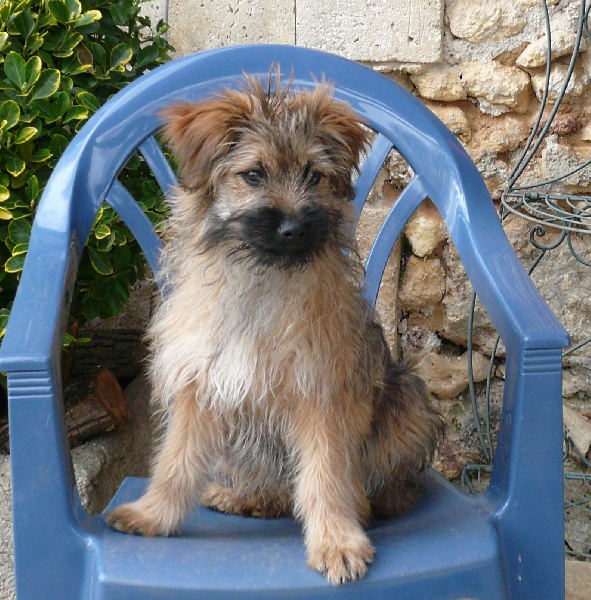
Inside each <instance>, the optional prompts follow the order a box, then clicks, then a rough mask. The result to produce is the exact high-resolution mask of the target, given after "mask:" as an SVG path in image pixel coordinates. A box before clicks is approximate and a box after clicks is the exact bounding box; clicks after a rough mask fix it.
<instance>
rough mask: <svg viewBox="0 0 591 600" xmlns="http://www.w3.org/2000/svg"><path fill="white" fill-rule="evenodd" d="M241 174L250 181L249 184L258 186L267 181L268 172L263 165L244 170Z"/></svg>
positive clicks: (246, 180)
mask: <svg viewBox="0 0 591 600" xmlns="http://www.w3.org/2000/svg"><path fill="white" fill-rule="evenodd" d="M240 176H241V177H242V179H244V181H245V182H246V183H248V185H251V186H253V187H258V186H259V185H261V184H262V183H263V181H265V178H266V176H267V173H266V172H265V169H263V168H262V167H261V168H259V169H247V170H246V171H242V173H240Z"/></svg>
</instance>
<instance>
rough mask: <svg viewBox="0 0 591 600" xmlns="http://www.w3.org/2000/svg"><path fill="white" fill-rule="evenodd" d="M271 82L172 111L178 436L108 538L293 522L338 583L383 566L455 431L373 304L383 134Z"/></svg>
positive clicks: (156, 330)
mask: <svg viewBox="0 0 591 600" xmlns="http://www.w3.org/2000/svg"><path fill="white" fill-rule="evenodd" d="M269 80H270V83H269V86H268V88H267V87H264V86H263V85H262V83H261V82H260V81H258V80H253V79H247V81H246V83H245V85H244V88H243V89H241V90H238V91H236V90H228V91H224V92H223V93H221V94H220V95H218V96H216V97H214V98H211V99H208V100H204V101H201V102H197V103H193V104H190V103H187V104H180V105H176V106H172V107H170V108H168V109H167V110H165V111H164V113H163V115H164V118H165V121H166V124H165V128H164V136H165V139H166V140H167V141H168V142H169V144H170V146H171V148H172V150H173V152H174V153H175V155H176V157H177V158H178V161H179V164H180V169H181V179H182V184H183V186H182V187H180V188H179V189H178V190H177V191H176V193H175V194H174V196H173V197H172V198H171V205H172V210H171V217H170V223H169V231H168V242H167V245H166V248H165V250H164V254H163V258H162V268H163V270H164V274H165V277H166V280H167V286H166V289H165V293H164V300H163V302H162V303H161V305H160V306H159V308H158V309H157V311H156V313H155V315H154V318H153V320H152V324H151V328H150V332H149V339H150V342H151V349H152V360H151V366H150V373H151V378H152V384H153V390H154V392H153V393H154V399H155V401H156V402H158V403H159V404H160V405H161V406H163V407H164V408H165V409H166V411H167V413H168V424H167V429H166V433H165V435H164V436H163V439H162V442H161V445H160V448H159V451H158V454H157V457H156V460H155V464H154V468H153V474H152V479H151V482H150V484H149V487H148V489H147V491H146V493H145V495H144V496H143V497H142V498H141V499H139V500H138V501H136V502H134V503H132V504H128V505H124V506H121V507H119V508H116V509H115V510H113V511H112V512H111V513H110V514H109V516H108V522H109V524H110V525H111V526H112V527H113V528H115V529H118V530H120V531H123V532H127V533H137V534H142V535H148V536H152V535H169V534H172V533H174V532H176V531H178V529H179V526H180V524H181V522H182V520H183V519H184V517H186V516H187V513H188V512H189V511H190V510H191V509H192V508H193V507H194V505H195V503H197V502H201V503H203V504H204V505H206V506H210V507H212V508H214V509H216V510H220V511H224V512H228V513H236V514H241V515H254V516H259V517H272V516H276V515H280V514H292V515H294V516H295V517H296V518H298V519H300V520H301V522H302V523H303V528H304V536H305V544H306V548H307V552H308V562H309V565H310V566H311V567H313V568H314V569H317V570H318V571H320V572H321V573H324V574H325V575H326V577H327V578H328V580H329V581H330V582H331V583H333V584H338V583H342V582H345V581H346V580H349V579H356V578H359V577H362V576H363V575H364V574H365V573H366V571H367V565H368V564H369V563H370V562H371V561H372V559H373V555H374V549H373V547H372V544H371V543H370V540H369V539H368V537H367V535H366V533H365V531H364V525H366V524H367V521H368V519H369V518H370V515H371V514H372V513H373V514H374V515H375V516H382V517H383V516H391V515H395V514H397V513H400V512H402V511H404V510H406V509H407V508H408V507H409V506H410V505H411V504H412V502H413V500H414V498H415V495H416V492H417V484H416V475H417V474H418V473H419V472H420V471H421V470H422V469H424V468H425V466H426V465H428V464H429V462H430V460H431V458H432V455H433V452H434V448H435V445H436V441H437V439H438V437H439V436H440V433H441V429H442V422H441V418H440V417H439V415H438V414H437V413H436V412H435V411H434V410H433V409H432V408H431V407H430V405H429V402H428V397H427V394H426V392H425V387H424V385H423V383H422V382H421V381H420V380H419V379H418V378H417V377H415V376H414V375H412V374H410V372H409V369H408V368H407V366H406V365H404V364H396V363H395V362H394V361H393V359H392V357H391V355H390V351H389V349H388V346H387V345H386V342H385V340H384V335H383V332H382V328H381V327H380V325H379V324H378V323H377V322H376V321H375V319H374V315H373V312H372V310H371V309H370V307H369V306H368V304H367V303H366V302H365V300H364V299H363V297H362V295H361V291H362V289H361V285H362V278H363V267H362V265H361V263H360V261H359V258H358V255H357V252H356V248H355V240H354V237H353V229H354V227H353V212H352V206H351V200H352V199H353V195H354V192H353V184H352V176H353V174H354V172H355V170H356V169H357V165H358V161H359V159H360V154H361V153H362V152H363V151H364V149H365V147H366V145H367V144H368V140H369V136H370V132H369V130H368V129H367V128H366V127H365V123H364V121H363V120H362V119H361V118H360V117H359V116H358V115H357V114H356V113H355V112H354V111H353V110H352V109H351V108H350V106H348V105H347V104H345V103H343V102H339V101H337V100H336V99H335V98H334V96H333V93H332V90H331V88H330V87H329V86H327V85H324V84H320V85H318V86H317V88H315V89H314V90H312V91H290V89H289V87H290V86H289V85H288V86H287V87H283V88H282V87H281V85H280V83H279V81H280V77H279V73H278V72H276V73H275V74H274V77H273V76H270V78H269ZM272 88H274V89H272Z"/></svg>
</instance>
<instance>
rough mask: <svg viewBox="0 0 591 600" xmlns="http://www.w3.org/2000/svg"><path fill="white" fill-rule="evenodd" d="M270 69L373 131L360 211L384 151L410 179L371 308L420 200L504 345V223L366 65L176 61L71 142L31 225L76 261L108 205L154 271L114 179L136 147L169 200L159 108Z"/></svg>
mask: <svg viewBox="0 0 591 600" xmlns="http://www.w3.org/2000/svg"><path fill="white" fill-rule="evenodd" d="M274 63H278V64H280V65H281V68H282V72H283V73H288V74H289V73H293V77H294V85H296V86H300V87H304V88H305V87H310V86H312V85H314V82H315V81H317V80H318V79H319V78H322V77H323V76H326V77H327V78H328V80H329V81H331V82H332V83H334V84H335V86H336V96H337V97H338V98H339V99H342V100H345V101H347V102H349V103H350V104H351V105H352V107H353V108H354V109H355V110H356V111H357V112H359V113H360V114H361V115H362V116H363V117H365V119H367V121H368V122H369V123H370V124H371V126H372V127H373V128H374V129H375V131H376V132H377V133H378V135H377V137H376V140H375V143H374V144H373V147H372V149H371V152H370V153H369V156H368V157H367V160H366V161H365V164H364V165H363V169H362V172H361V175H360V177H359V180H358V182H357V198H356V200H355V203H356V205H357V208H358V211H360V210H361V207H362V205H363V202H364V201H365V197H366V195H367V192H368V191H369V189H370V187H371V184H372V183H373V181H374V179H375V177H376V175H377V173H378V171H379V169H380V167H381V165H382V162H383V160H384V159H385V157H386V156H387V154H388V152H389V150H390V149H391V148H392V147H394V148H395V149H396V150H397V151H398V152H399V153H400V154H401V155H402V156H403V158H404V159H405V160H406V161H407V162H408V164H409V165H410V167H411V168H412V169H413V171H414V173H415V174H416V176H415V177H414V179H413V180H412V182H411V183H410V185H409V186H408V187H407V188H406V190H405V191H404V193H403V194H402V197H401V198H400V199H399V200H398V201H397V202H396V205H395V206H394V208H393V210H392V213H391V214H390V216H389V218H388V219H387V221H386V223H385V224H384V227H383V228H382V230H381V232H380V234H379V236H378V238H377V240H376V243H375V245H374V248H373V250H372V252H371V255H370V258H369V261H368V263H367V297H368V299H369V300H370V302H374V301H375V296H376V294H377V290H378V285H379V280H380V277H381V275H382V272H383V268H384V266H385V263H386V261H387V258H388V256H389V253H390V250H391V247H392V244H393V242H394V241H395V239H396V238H397V237H398V235H399V233H400V232H401V230H402V228H403V226H404V224H405V223H406V221H407V219H408V218H409V217H410V216H411V214H412V213H413V212H414V210H415V209H416V207H417V206H418V204H419V203H420V202H421V201H422V200H423V199H424V198H426V197H429V198H431V200H432V201H433V202H434V203H435V204H436V206H437V208H438V209H439V211H440V212H441V214H442V216H443V218H444V220H445V223H446V225H447V227H448V230H449V233H450V235H451V237H452V238H453V240H454V242H455V244H456V247H457V248H458V251H459V253H460V256H461V258H462V260H463V262H464V265H465V267H466V270H467V272H468V275H469V277H470V279H471V281H472V283H473V285H474V287H475V289H476V291H477V293H479V295H480V298H481V300H482V302H483V304H484V306H485V308H486V309H487V310H488V312H489V315H490V316H491V318H492V319H493V321H495V323H497V326H498V327H499V329H500V334H501V337H503V339H504V340H505V343H506V344H508V343H509V342H510V341H511V339H510V338H512V337H514V335H513V334H514V329H513V327H512V326H513V325H515V324H516V323H518V321H519V320H518V319H517V320H516V319H513V318H510V319H509V321H510V322H511V324H509V322H508V321H507V319H506V318H505V317H506V316H507V315H503V314H499V313H504V312H506V311H505V309H503V308H502V303H500V302H499V300H500V299H499V298H498V297H496V298H491V300H489V297H490V295H491V294H493V295H494V293H495V288H496V285H494V281H495V280H496V279H498V277H504V278H508V279H512V278H514V277H515V273H518V272H520V271H521V267H520V265H519V263H518V261H517V259H516V257H515V255H514V253H513V251H512V250H511V248H510V246H509V245H508V244H507V243H505V244H501V245H499V243H498V241H497V236H498V235H500V232H501V227H500V224H499V223H498V222H497V217H496V213H495V210H494V207H493V205H492V203H491V200H490V195H489V193H488V191H487V189H486V187H485V185H484V183H483V181H482V178H481V177H480V175H479V173H478V171H477V170H476V168H475V166H474V164H473V163H472V161H471V160H470V158H469V157H468V155H467V154H466V152H465V151H464V149H463V148H462V146H461V144H460V143H459V142H458V141H457V140H456V138H455V137H454V136H453V135H452V134H451V133H450V132H449V131H448V130H447V129H446V128H445V126H444V125H443V124H442V123H441V122H440V121H439V120H438V119H437V118H436V117H435V116H434V115H433V113H431V112H430V111H429V110H428V109H427V108H426V107H425V106H423V105H422V104H421V103H420V102H418V101H417V100H416V98H414V97H413V96H412V94H410V93H409V92H408V91H406V90H405V89H403V88H402V87H401V86H399V85H397V84H396V83H394V82H393V81H391V80H389V79H388V78H387V77H385V76H383V75H381V74H378V73H376V72H373V71H371V70H370V69H368V68H366V67H363V66H361V65H358V64H356V63H352V62H351V61H348V60H345V59H342V58H339V57H336V56H334V55H329V54H326V53H322V52H319V51H315V50H310V49H304V48H294V47H288V46H245V47H235V48H223V49H220V50H215V51H211V52H207V53H201V54H196V55H191V56H187V57H184V58H181V59H178V60H175V61H173V62H172V63H169V64H167V65H164V66H162V67H160V68H158V69H155V70H154V71H153V72H151V73H149V74H148V75H146V76H144V77H142V78H140V79H139V80H137V81H135V82H134V83H132V84H131V85H129V86H128V87H127V88H126V89H125V90H123V92H121V93H119V94H117V95H116V96H115V97H113V98H112V99H111V100H110V101H109V102H108V103H107V104H106V105H105V106H104V107H103V108H102V109H101V110H100V111H99V112H98V113H97V114H96V115H95V116H94V117H93V118H92V119H91V120H90V121H89V122H88V123H87V124H86V125H85V127H84V128H83V129H82V131H81V132H80V134H79V135H78V136H76V138H75V140H74V141H73V143H72V144H70V146H69V147H68V149H67V150H66V152H65V153H64V155H63V157H62V159H61V160H60V162H59V164H58V166H57V167H56V169H55V172H54V174H53V176H52V178H51V180H50V182H49V183H48V185H47V188H46V190H45V194H44V197H43V201H42V202H41V204H40V206H39V208H38V211H37V215H36V223H35V226H36V227H38V228H43V229H46V230H47V231H48V232H51V231H54V232H56V234H57V235H58V236H59V232H62V231H69V232H71V236H70V239H71V245H72V248H73V249H74V250H75V253H76V254H78V255H79V254H80V252H81V250H82V247H83V246H84V243H85V240H86V238H87V236H88V233H89V231H90V228H91V225H92V223H93V220H94V218H95V215H96V212H97V211H98V209H99V207H100V206H101V204H102V203H103V201H105V200H106V201H107V202H109V203H110V204H111V205H112V206H113V207H114V208H115V210H116V211H117V212H118V213H119V214H120V215H121V216H122V217H123V218H124V220H125V221H126V222H127V224H128V226H129V227H130V228H131V230H132V232H133V233H134V234H135V236H136V237H137V239H138V241H139V243H140V245H141V246H142V248H143V249H144V251H145V253H146V256H147V258H148V261H149V263H150V265H151V266H152V268H154V269H155V268H156V266H157V262H158V252H159V242H158V240H157V237H156V235H155V234H154V233H153V231H152V228H151V226H150V224H149V222H148V220H147V219H146V218H145V217H144V216H143V214H142V213H141V211H140V209H139V207H138V206H137V205H136V204H135V202H133V200H132V198H131V197H130V196H129V194H128V192H127V191H126V190H125V188H124V187H123V186H122V185H121V184H120V183H119V182H118V181H117V179H116V177H117V174H118V173H119V171H120V170H121V168H122V167H123V165H124V164H125V162H126V161H127V159H128V158H129V157H130V156H131V155H132V153H133V152H134V151H136V149H137V150H139V152H141V153H142V155H143V156H144V157H145V159H146V161H147V162H148V164H149V165H150V167H151V168H152V170H153V172H154V174H155V176H156V178H157V180H158V183H159V184H160V186H161V187H162V189H163V190H164V191H165V192H166V191H167V189H168V188H169V186H170V185H173V184H174V183H175V178H174V174H173V172H172V170H171V169H170V166H169V165H168V164H167V162H166V160H165V159H164V156H163V154H162V152H161V151H160V149H159V147H158V145H157V144H156V142H155V141H154V139H153V135H154V133H155V132H157V130H158V129H159V127H160V125H161V123H160V119H159V118H158V116H157V115H158V112H159V111H160V110H161V109H162V108H163V107H165V106H167V105H168V104H170V103H171V102H173V101H179V100H192V101H194V100H197V99H199V98H203V97H207V96H208V95H210V94H212V93H213V92H215V91H216V90H219V89H220V88H224V87H233V86H235V85H236V84H237V81H238V80H239V79H240V77H241V76H242V74H243V73H244V72H248V73H251V74H258V75H259V76H261V77H265V76H267V75H268V73H269V70H270V67H271V66H272V64H274ZM97 165H100V168H97ZM57 207H59V209H58V208H57ZM64 207H68V210H64ZM483 232H487V234H486V235H482V233H483ZM60 237H61V236H60ZM501 237H504V236H502V235H501ZM34 239H35V238H34V237H33V240H32V243H34ZM56 241H57V240H56ZM62 245H63V242H62ZM60 250H61V251H62V252H64V253H66V254H68V253H69V250H70V248H69V247H68V248H60V249H59V250H58V248H56V252H58V251H60ZM491 254H494V255H496V256H497V257H498V262H499V264H500V265H503V268H502V269H498V270H497V272H495V273H492V272H491V271H490V268H489V267H488V266H487V264H486V261H484V260H482V257H484V256H490V255H491ZM46 275H49V273H47V274H46ZM516 281H518V282H519V285H523V286H526V288H527V289H524V290H522V292H523V293H524V295H527V292H528V291H529V287H530V286H531V284H529V282H528V281H527V280H526V279H523V278H522V277H520V276H518V277H517V279H516ZM491 284H492V285H491ZM499 308H500V311H499ZM56 316H57V315H56ZM496 317H499V318H498V319H497V318H496ZM505 324H506V326H505ZM531 325H533V326H534V331H530V332H528V337H531V336H535V335H536V331H535V329H536V327H535V324H533V323H531ZM538 329H539V328H538ZM544 329H545V328H544ZM514 341H516V342H517V341H518V340H516V339H515V340H514ZM43 350H45V349H43Z"/></svg>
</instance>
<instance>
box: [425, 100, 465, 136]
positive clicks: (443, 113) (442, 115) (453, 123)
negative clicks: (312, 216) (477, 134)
mask: <svg viewBox="0 0 591 600" xmlns="http://www.w3.org/2000/svg"><path fill="white" fill-rule="evenodd" d="M428 106H429V109H430V110H431V111H432V112H434V113H435V114H436V115H437V117H438V118H439V119H441V121H443V124H444V125H445V126H446V127H447V128H448V129H449V130H450V131H451V132H452V133H453V134H454V135H456V136H458V137H459V138H460V139H461V140H462V141H463V142H469V141H470V139H471V137H472V128H471V127H470V122H469V121H468V117H466V113H465V112H464V111H463V110H462V109H461V108H458V107H457V106H435V105H431V104H429V105H428Z"/></svg>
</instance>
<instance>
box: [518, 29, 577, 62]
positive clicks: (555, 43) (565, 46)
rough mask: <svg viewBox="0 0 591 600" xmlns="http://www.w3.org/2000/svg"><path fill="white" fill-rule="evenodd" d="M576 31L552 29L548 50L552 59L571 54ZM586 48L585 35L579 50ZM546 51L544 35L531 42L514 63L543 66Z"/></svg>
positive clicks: (546, 41)
mask: <svg viewBox="0 0 591 600" xmlns="http://www.w3.org/2000/svg"><path fill="white" fill-rule="evenodd" d="M576 39H577V36H576V33H574V32H573V31H564V30H559V31H553V32H552V35H551V44H550V52H551V56H552V60H554V59H556V58H559V57H561V56H565V55H567V54H572V52H573V50H574V48H575V43H576ZM586 49H587V40H586V39H585V37H583V38H582V39H581V45H580V47H579V50H580V51H581V52H582V51H584V50H586ZM547 53H548V40H547V39H546V36H544V37H541V38H540V39H538V40H536V41H535V42H532V43H531V44H530V45H529V46H528V47H527V48H526V49H525V50H524V51H523V52H522V53H521V55H520V56H519V57H518V58H517V61H516V64H517V66H519V67H523V68H525V69H527V68H534V67H543V66H545V64H546V57H547Z"/></svg>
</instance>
